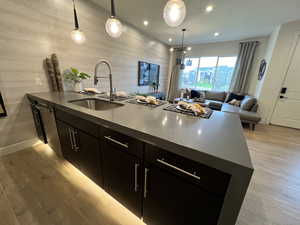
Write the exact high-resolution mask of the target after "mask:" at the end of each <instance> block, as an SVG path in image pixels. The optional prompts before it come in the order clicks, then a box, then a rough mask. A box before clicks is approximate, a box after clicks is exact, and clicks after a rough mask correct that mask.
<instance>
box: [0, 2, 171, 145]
mask: <svg viewBox="0 0 300 225" xmlns="http://www.w3.org/2000/svg"><path fill="white" fill-rule="evenodd" d="M0 5H1V7H0V28H1V32H0V91H1V92H2V96H3V98H4V101H5V103H6V108H7V111H8V115H9V116H8V117H7V118H4V119H3V118H2V119H0V147H3V146H7V145H11V144H15V143H18V142H21V141H24V140H29V139H32V138H34V137H35V130H34V125H33V120H32V116H31V112H30V110H29V107H28V103H27V102H26V99H25V98H24V95H25V93H27V92H41V91H48V90H49V85H48V81H47V78H46V75H45V72H44V69H43V63H42V62H43V59H44V58H45V57H46V56H48V55H50V54H51V53H54V52H55V53H57V55H58V57H59V60H60V63H61V70H63V69H66V68H68V67H70V66H74V67H76V68H78V69H79V70H81V71H84V72H87V73H91V74H93V70H94V65H95V63H96V62H97V61H98V60H99V59H100V58H106V59H108V60H109V61H111V63H112V68H113V82H114V87H116V88H117V89H118V90H125V91H128V92H135V91H140V92H146V91H149V90H150V89H149V87H142V88H140V87H138V86H137V63H138V61H139V60H144V61H149V62H152V63H157V64H160V65H161V77H160V78H161V81H160V82H161V87H160V88H161V90H165V88H166V85H167V73H168V63H169V52H168V47H167V46H166V45H164V44H162V43H160V42H158V41H156V40H154V39H152V38H151V37H147V36H146V35H144V34H143V33H142V32H140V31H138V30H137V29H135V28H134V27H132V26H130V25H125V32H124V33H123V35H122V36H121V38H119V39H112V38H110V37H109V36H108V35H107V34H106V33H105V30H104V24H105V21H106V19H107V17H108V13H107V12H106V11H104V10H103V9H102V8H100V7H98V6H97V5H95V4H94V3H91V2H90V1H88V0H77V8H78V9H77V10H78V15H79V22H80V26H81V29H82V30H84V32H85V34H86V37H87V42H86V43H85V44H84V45H76V44H74V43H73V42H72V41H71V40H70V32H71V30H72V29H73V27H74V25H73V9H72V1H71V0H26V1H25V0H0ZM141 19H142V18H141ZM149 29H150V28H149ZM91 84H92V82H91V81H88V82H85V86H90V85H91ZM106 86H107V85H106V84H105V83H102V84H100V85H99V88H100V89H101V88H105V87H106Z"/></svg>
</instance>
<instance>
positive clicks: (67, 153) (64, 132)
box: [56, 120, 80, 169]
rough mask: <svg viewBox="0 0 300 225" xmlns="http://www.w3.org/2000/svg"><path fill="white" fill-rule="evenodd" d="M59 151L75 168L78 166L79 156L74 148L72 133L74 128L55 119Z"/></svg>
mask: <svg viewBox="0 0 300 225" xmlns="http://www.w3.org/2000/svg"><path fill="white" fill-rule="evenodd" d="M56 125H57V131H58V136H59V141H60V145H61V151H62V154H63V156H64V158H65V159H66V160H68V161H69V162H70V163H72V164H73V165H74V166H75V167H76V168H78V169H79V168H80V163H79V161H80V156H79V152H78V151H77V149H75V142H74V133H75V132H76V130H75V129H74V128H72V127H71V126H69V125H67V124H65V123H63V122H61V121H58V120H57V121H56Z"/></svg>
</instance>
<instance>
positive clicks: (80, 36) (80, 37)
mask: <svg viewBox="0 0 300 225" xmlns="http://www.w3.org/2000/svg"><path fill="white" fill-rule="evenodd" d="M73 10H74V24H75V29H74V30H73V31H72V32H71V38H72V40H73V41H74V42H75V43H77V44H82V43H84V42H85V40H86V38H85V35H84V33H83V32H82V31H81V30H80V29H79V22H78V17H77V12H76V7H75V0H73Z"/></svg>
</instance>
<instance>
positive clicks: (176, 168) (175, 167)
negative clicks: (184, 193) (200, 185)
mask: <svg viewBox="0 0 300 225" xmlns="http://www.w3.org/2000/svg"><path fill="white" fill-rule="evenodd" d="M156 161H157V162H159V163H161V164H163V165H165V166H168V167H170V168H172V169H174V170H177V171H178V172H181V173H184V174H186V175H188V176H190V177H193V178H196V179H197V180H200V179H201V178H200V177H199V176H197V175H195V174H192V173H190V172H187V171H185V170H183V169H180V168H179V167H177V166H173V165H172V164H170V163H167V162H165V161H163V160H161V159H156Z"/></svg>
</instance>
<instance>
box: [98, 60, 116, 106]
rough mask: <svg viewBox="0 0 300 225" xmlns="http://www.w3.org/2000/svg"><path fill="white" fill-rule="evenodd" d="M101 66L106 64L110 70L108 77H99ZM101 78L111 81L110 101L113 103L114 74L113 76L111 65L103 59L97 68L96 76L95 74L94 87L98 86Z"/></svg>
mask: <svg viewBox="0 0 300 225" xmlns="http://www.w3.org/2000/svg"><path fill="white" fill-rule="evenodd" d="M101 64H104V65H106V66H107V68H108V70H109V75H108V77H102V76H99V77H98V76H97V73H98V69H99V66H100V65H101ZM100 78H106V79H107V78H108V79H109V100H110V101H113V100H114V99H113V87H112V74H111V66H110V63H109V62H108V61H107V60H105V59H101V60H100V61H99V62H98V63H97V64H96V66H95V74H94V85H95V86H96V85H97V84H98V82H99V79H100Z"/></svg>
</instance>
